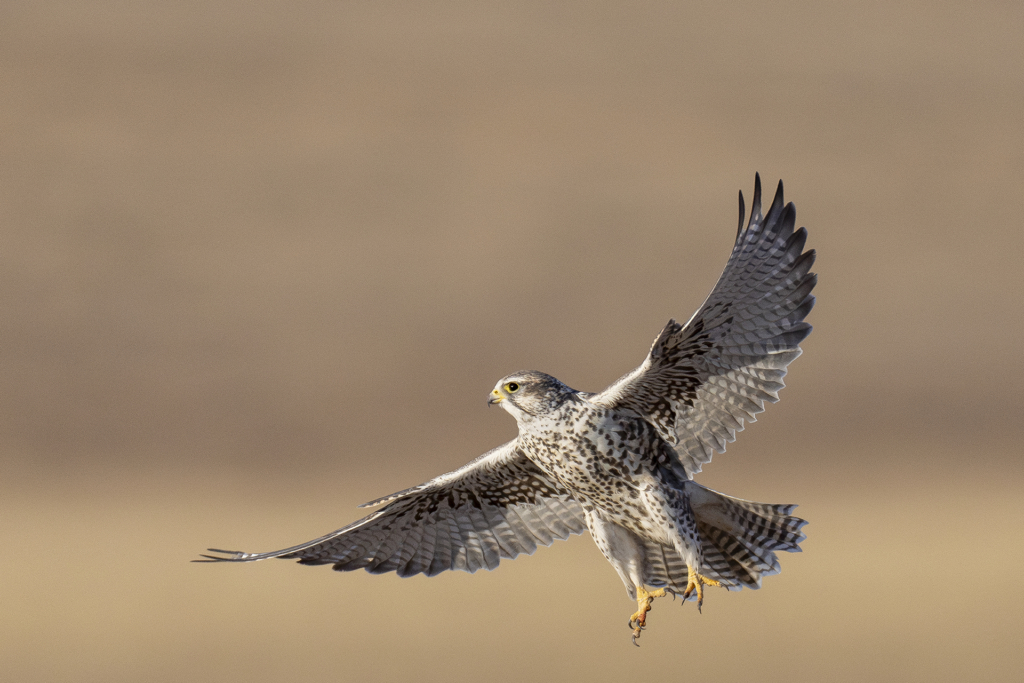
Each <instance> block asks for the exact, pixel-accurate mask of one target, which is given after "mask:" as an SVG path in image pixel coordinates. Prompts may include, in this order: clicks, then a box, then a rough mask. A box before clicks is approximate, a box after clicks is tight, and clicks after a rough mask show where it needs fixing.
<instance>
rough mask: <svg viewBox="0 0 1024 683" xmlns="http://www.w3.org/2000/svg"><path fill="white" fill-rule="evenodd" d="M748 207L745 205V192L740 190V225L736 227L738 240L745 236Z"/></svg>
mask: <svg viewBox="0 0 1024 683" xmlns="http://www.w3.org/2000/svg"><path fill="white" fill-rule="evenodd" d="M746 213H747V210H746V207H745V206H744V205H743V190H740V223H739V225H737V226H736V239H739V238H740V235H741V234H743V219H744V218H745V217H746Z"/></svg>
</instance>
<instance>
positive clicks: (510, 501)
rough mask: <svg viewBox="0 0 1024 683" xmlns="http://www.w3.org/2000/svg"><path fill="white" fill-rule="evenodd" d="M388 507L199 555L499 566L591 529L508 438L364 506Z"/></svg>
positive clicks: (413, 566) (420, 568) (361, 565)
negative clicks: (267, 542)
mask: <svg viewBox="0 0 1024 683" xmlns="http://www.w3.org/2000/svg"><path fill="white" fill-rule="evenodd" d="M383 503H386V504H385V505H384V507H382V508H381V509H379V510H377V511H376V512H374V513H373V514H371V515H368V516H367V517H364V518H363V519H361V520H359V521H358V522H353V523H352V524H349V525H348V526H346V527H344V528H342V529H338V530H337V531H335V532H333V533H330V534H327V535H326V536H323V537H321V538H317V539H315V540H312V541H309V542H307V543H303V544H302V545H297V546H294V547H292V548H285V549H284V550H277V551H274V552H269V553H243V552H237V551H232V550H216V549H213V548H211V549H210V551H211V552H216V553H224V554H226V555H227V557H215V556H212V555H204V556H203V557H205V558H207V559H206V560H198V561H200V562H202V561H206V562H251V561H255V560H264V559H268V558H272V557H280V558H285V559H289V558H292V559H297V560H299V562H300V563H302V564H333V565H334V568H335V569H336V570H339V571H351V570H353V569H366V571H368V572H371V573H374V574H382V573H385V572H391V571H394V572H398V575H399V576H412V575H414V574H420V573H422V574H426V575H427V576H433V575H435V574H438V573H440V572H443V571H445V570H448V569H461V570H463V571H468V572H475V571H476V570H478V569H481V568H485V567H486V568H487V569H494V568H495V567H497V566H498V563H499V562H500V561H501V560H503V559H512V558H514V557H516V556H517V555H519V554H521V553H526V554H527V555H529V554H532V553H533V552H534V551H535V550H536V549H537V546H538V545H545V546H547V545H551V543H552V542H553V541H555V540H565V539H567V538H569V536H571V535H572V534H579V533H582V532H583V531H585V530H586V528H587V526H586V523H585V522H584V519H583V510H582V509H581V508H580V505H579V503H577V502H576V501H575V500H573V498H572V496H570V495H569V493H568V492H567V491H566V490H565V489H564V488H562V486H561V485H560V484H558V483H557V482H555V481H554V480H553V479H551V478H550V477H548V476H547V475H546V474H544V473H543V472H542V471H541V470H540V469H539V468H538V467H537V466H536V465H534V464H533V463H532V462H530V460H528V459H527V458H526V457H525V456H524V455H523V454H522V453H521V452H520V451H519V450H518V449H517V448H516V442H515V441H514V440H513V441H510V442H508V443H506V444H505V445H503V446H499V447H498V448H495V449H494V450H492V451H490V452H488V453H485V454H484V455H482V456H480V457H479V458H477V459H476V460H474V461H472V462H471V463H469V464H468V465H466V466H464V467H461V468H459V469H457V470H455V471H454V472H449V473H448V474H443V475H441V476H440V477H437V478H435V479H432V480H430V481H428V482H426V483H425V484H420V485H419V486H416V487H413V488H411V489H407V490H405V491H400V492H398V493H395V494H392V495H390V496H387V497H385V498H381V499H379V500H375V501H372V502H370V503H366V504H365V505H364V507H365V506H370V505H378V504H383Z"/></svg>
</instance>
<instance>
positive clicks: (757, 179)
mask: <svg viewBox="0 0 1024 683" xmlns="http://www.w3.org/2000/svg"><path fill="white" fill-rule="evenodd" d="M760 218H761V174H760V173H755V174H754V199H753V200H751V202H750V220H749V221H748V222H747V230H750V227H751V226H752V225H754V223H756V222H757V221H758V220H760Z"/></svg>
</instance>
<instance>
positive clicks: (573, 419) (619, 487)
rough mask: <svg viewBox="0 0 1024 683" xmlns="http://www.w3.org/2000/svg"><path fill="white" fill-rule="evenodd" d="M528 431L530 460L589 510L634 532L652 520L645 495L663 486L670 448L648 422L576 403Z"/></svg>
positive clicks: (524, 433) (522, 440) (524, 432)
mask: <svg viewBox="0 0 1024 683" xmlns="http://www.w3.org/2000/svg"><path fill="white" fill-rule="evenodd" d="M523 427H524V425H520V434H519V444H520V446H521V448H522V449H523V451H524V452H525V453H526V456H527V457H528V458H530V460H532V461H533V462H534V463H536V464H537V466H538V467H540V468H541V469H543V470H544V471H545V472H547V473H548V474H550V475H551V476H553V477H555V478H557V479H558V480H559V481H560V482H561V483H562V484H563V485H564V486H565V487H566V488H567V489H569V490H570V491H571V492H572V494H573V495H574V496H575V498H576V499H577V500H578V501H579V502H580V503H582V504H583V505H584V507H593V508H598V509H600V510H601V511H602V512H604V514H605V516H606V517H608V518H610V519H612V520H613V521H619V520H620V519H621V520H622V522H623V526H627V527H630V528H633V527H635V524H636V523H637V521H638V519H639V518H644V517H646V516H647V514H646V509H645V508H644V507H643V504H642V503H641V501H640V491H641V490H643V489H645V488H649V487H651V486H656V485H657V474H656V470H657V467H658V465H659V464H660V463H663V462H665V460H666V457H668V455H667V453H666V449H668V448H669V447H668V445H667V444H665V443H664V442H663V441H662V439H661V438H660V437H659V436H658V434H657V433H656V432H655V430H654V428H653V427H651V425H649V424H648V423H647V422H645V421H644V420H641V419H639V418H636V417H633V416H626V415H623V414H621V413H618V412H616V411H612V410H609V409H607V408H603V407H601V406H596V405H594V404H592V403H589V402H588V401H584V400H576V401H567V402H566V403H565V404H563V405H562V406H560V407H559V408H558V409H557V410H555V411H553V412H552V413H551V414H550V415H548V416H545V417H543V418H538V419H536V420H534V421H532V422H531V423H530V424H529V426H528V427H527V428H526V429H524V428H523ZM630 521H632V523H627V522H630ZM636 530H638V531H639V529H636Z"/></svg>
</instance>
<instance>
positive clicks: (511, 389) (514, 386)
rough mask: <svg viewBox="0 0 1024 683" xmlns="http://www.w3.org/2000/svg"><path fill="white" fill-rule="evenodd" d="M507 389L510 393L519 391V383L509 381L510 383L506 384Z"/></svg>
mask: <svg viewBox="0 0 1024 683" xmlns="http://www.w3.org/2000/svg"><path fill="white" fill-rule="evenodd" d="M505 391H507V392H508V393H510V394H514V393H516V392H517V391H519V385H518V384H516V383H515V382H509V383H508V384H506V385H505Z"/></svg>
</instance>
